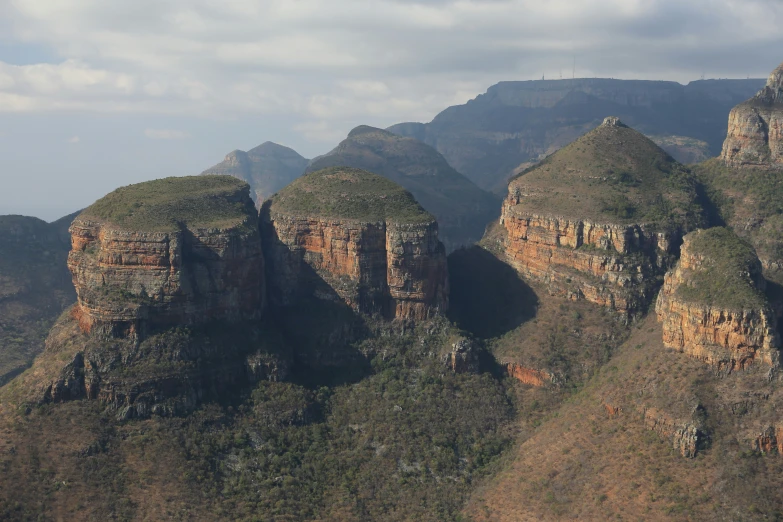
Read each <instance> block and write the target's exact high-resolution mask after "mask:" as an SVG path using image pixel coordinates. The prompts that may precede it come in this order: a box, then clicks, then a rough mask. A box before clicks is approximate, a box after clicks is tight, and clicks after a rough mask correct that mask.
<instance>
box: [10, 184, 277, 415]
mask: <svg viewBox="0 0 783 522" xmlns="http://www.w3.org/2000/svg"><path fill="white" fill-rule="evenodd" d="M248 188H249V187H248V185H247V184H246V183H244V182H242V181H240V180H237V179H235V178H232V177H229V176H197V177H185V178H166V179H161V180H156V181H150V182H146V183H140V184H137V185H131V186H128V187H124V188H121V189H118V190H116V191H114V192H112V193H110V194H108V195H107V196H105V197H104V198H102V199H100V200H98V201H97V202H96V203H95V204H93V205H92V206H90V207H89V208H87V209H86V210H84V211H83V212H82V213H81V214H80V215H79V216H78V217H76V219H75V220H74V221H73V223H72V224H71V227H70V232H71V239H72V249H71V252H70V254H69V257H68V268H70V270H71V273H72V275H73V285H74V287H75V289H76V295H77V298H78V300H77V303H76V304H75V305H74V306H73V308H72V309H71V310H70V311H69V313H66V314H64V315H63V316H62V317H61V318H60V320H59V321H58V323H57V324H56V325H55V327H54V328H53V329H52V330H51V332H50V334H49V337H48V339H47V342H46V348H45V351H44V353H43V354H42V355H41V356H40V357H39V358H38V359H37V360H36V363H35V364H34V366H33V367H32V368H31V369H30V370H29V371H28V372H26V373H25V374H23V375H22V376H21V377H20V380H19V382H20V384H21V386H20V388H19V389H20V390H22V391H23V393H24V395H25V396H24V397H23V398H24V399H25V400H28V401H31V402H33V403H43V402H63V401H69V400H76V399H93V400H98V401H100V402H102V403H103V404H105V405H107V406H108V407H109V408H110V409H112V410H114V411H115V412H116V414H117V416H118V418H120V419H127V418H130V417H134V416H140V417H146V416H149V415H150V414H161V415H170V414H178V413H182V412H187V411H190V410H192V409H193V408H194V407H196V405H197V404H199V403H201V402H202V401H204V400H206V399H208V398H218V397H221V396H223V397H224V396H226V394H228V393H232V392H234V391H236V390H237V389H239V388H240V387H242V386H247V385H250V384H253V383H254V382H257V381H258V380H261V379H267V380H280V379H283V378H285V377H286V375H287V373H288V367H289V360H290V358H291V356H290V354H289V353H288V351H287V350H286V349H285V344H284V343H283V342H282V338H281V337H280V334H279V333H275V331H274V330H272V329H270V328H268V327H265V326H264V325H263V324H262V323H261V322H260V321H259V320H258V319H259V318H260V317H261V315H262V313H263V310H264V305H265V297H264V296H265V288H264V264H263V255H262V251H261V237H260V233H259V229H258V217H257V214H256V211H255V208H254V206H253V202H252V200H251V199H250V195H249V193H248Z"/></svg>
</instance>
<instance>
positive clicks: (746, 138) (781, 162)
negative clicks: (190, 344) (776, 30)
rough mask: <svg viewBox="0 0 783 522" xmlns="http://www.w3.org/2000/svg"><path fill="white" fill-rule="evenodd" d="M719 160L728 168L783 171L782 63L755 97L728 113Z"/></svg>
mask: <svg viewBox="0 0 783 522" xmlns="http://www.w3.org/2000/svg"><path fill="white" fill-rule="evenodd" d="M721 157H722V159H723V160H724V161H725V162H726V164H727V165H729V166H731V167H760V168H775V169H783V64H781V65H780V66H779V67H778V68H777V69H775V70H774V71H773V72H772V74H771V75H770V76H769V79H768V80H767V85H766V86H765V87H764V88H763V89H762V90H761V91H759V93H758V94H756V96H755V97H753V98H751V99H750V100H748V101H746V102H745V103H742V104H740V105H738V106H737V107H735V108H734V109H733V110H732V111H731V113H730V115H729V130H728V135H727V137H726V141H725V142H724V144H723V152H722V154H721Z"/></svg>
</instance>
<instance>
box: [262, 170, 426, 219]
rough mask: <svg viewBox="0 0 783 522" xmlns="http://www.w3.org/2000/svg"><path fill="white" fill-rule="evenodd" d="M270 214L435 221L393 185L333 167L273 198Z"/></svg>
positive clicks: (356, 171) (359, 172)
mask: <svg viewBox="0 0 783 522" xmlns="http://www.w3.org/2000/svg"><path fill="white" fill-rule="evenodd" d="M271 210H272V211H276V212H282V213H286V214H292V215H295V216H306V217H321V218H332V219H351V220H356V221H365V222H378V221H386V220H389V221H394V222H399V223H428V222H430V221H433V220H434V219H435V218H434V217H433V216H432V215H431V214H429V213H428V212H427V211H425V210H424V209H423V208H421V206H420V205H419V204H418V203H417V202H416V200H415V199H414V198H413V196H412V195H411V193H410V192H408V191H407V190H405V189H403V188H402V187H400V186H399V185H397V184H396V183H394V182H392V181H389V180H388V179H386V178H384V177H381V176H378V175H376V174H372V173H370V172H366V171H364V170H361V169H354V168H348V167H332V168H327V169H323V170H319V171H316V172H310V173H309V174H306V175H304V176H302V177H301V178H299V179H297V180H296V181H294V182H293V183H291V184H290V185H289V186H287V187H286V188H284V189H283V190H281V191H280V192H278V193H277V194H276V195H275V196H273V197H272V199H271Z"/></svg>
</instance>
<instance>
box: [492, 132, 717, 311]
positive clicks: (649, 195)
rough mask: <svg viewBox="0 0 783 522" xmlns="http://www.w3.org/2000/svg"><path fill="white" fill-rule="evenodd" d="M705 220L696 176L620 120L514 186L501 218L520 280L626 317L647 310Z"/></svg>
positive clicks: (507, 249) (525, 175)
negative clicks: (684, 241)
mask: <svg viewBox="0 0 783 522" xmlns="http://www.w3.org/2000/svg"><path fill="white" fill-rule="evenodd" d="M703 221H704V216H703V211H702V209H701V206H700V204H699V202H698V198H697V194H696V185H695V181H694V179H693V178H692V176H691V175H690V173H689V172H688V171H687V170H686V169H685V168H683V167H682V166H681V165H679V164H678V163H677V162H675V161H674V160H673V159H672V158H671V157H670V156H669V155H668V154H666V153H665V152H664V151H662V150H661V149H660V148H658V147H657V146H656V145H655V144H654V143H653V142H652V141H650V140H648V139H647V138H645V137H644V136H642V135H641V134H639V133H637V132H636V131H634V130H632V129H630V128H628V127H626V126H625V125H623V124H622V123H621V122H619V120H617V119H616V118H607V119H606V121H605V122H604V124H603V125H601V126H600V127H599V128H597V129H595V130H594V131H592V132H590V133H588V134H586V135H585V136H584V137H582V138H580V139H579V140H578V141H576V142H575V143H573V144H571V145H569V146H568V147H566V148H564V149H562V150H561V151H559V152H557V153H555V154H554V155H552V156H551V157H550V158H548V159H547V160H546V161H544V162H542V163H541V164H540V165H538V166H536V167H534V168H532V169H529V170H528V171H526V172H524V173H523V174H522V175H520V176H519V177H517V178H516V179H514V180H513V181H512V182H511V184H510V185H509V190H508V196H507V198H506V200H505V202H504V204H503V210H502V216H501V220H500V222H501V224H502V225H503V227H504V229H505V234H506V236H507V237H505V238H503V240H502V242H503V243H504V245H503V248H504V250H505V256H506V258H507V260H508V262H509V263H510V264H511V265H512V266H513V267H514V268H516V269H517V270H518V271H519V272H520V273H521V274H523V275H524V276H526V277H530V278H532V279H535V280H538V281H541V282H543V283H545V284H546V285H547V287H548V289H549V291H550V293H552V294H555V295H562V296H564V297H567V298H569V299H586V300H588V301H591V302H594V303H598V304H601V305H603V306H607V307H609V308H611V309H614V310H617V311H618V312H621V313H622V314H625V315H633V314H636V313H639V312H641V311H643V310H644V308H645V306H646V304H647V303H649V302H650V301H651V300H652V298H653V296H654V293H655V290H656V288H657V285H658V284H659V278H660V276H661V275H662V274H663V272H664V271H665V269H666V268H667V267H668V266H669V265H670V264H671V262H672V259H673V258H674V257H675V256H676V254H677V248H678V246H679V242H680V238H681V237H682V235H684V233H686V232H687V231H689V230H691V229H693V228H695V227H696V226H697V225H699V224H701V223H703Z"/></svg>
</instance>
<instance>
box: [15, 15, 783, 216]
mask: <svg viewBox="0 0 783 522" xmlns="http://www.w3.org/2000/svg"><path fill="white" fill-rule="evenodd" d="M782 24H783V0H546V1H544V0H458V1H452V0H329V1H325V0H111V1H108V0H0V214H8V213H21V214H27V215H35V216H39V217H42V218H44V219H47V220H52V219H55V218H57V217H60V216H62V215H64V214H67V213H69V212H72V211H74V210H77V209H79V208H81V207H84V206H86V205H88V204H90V203H92V202H93V201H94V200H95V199H97V198H98V197H100V196H102V195H103V194H104V193H106V192H108V191H110V190H112V189H114V188H116V187H118V186H121V185H127V184H129V183H133V182H137V181H141V180H146V179H153V178H158V177H163V176H168V175H186V174H197V173H199V172H200V171H202V170H203V169H205V168H207V167H209V166H211V165H213V164H215V163H217V162H219V161H220V160H222V158H223V156H224V155H225V154H226V153H227V152H229V151H231V150H233V149H237V148H239V149H243V150H247V149H249V148H252V147H254V146H255V145H258V144H260V143H262V142H264V141H267V140H271V141H275V142H278V143H282V144H285V145H288V146H290V147H293V148H295V149H296V150H297V151H299V152H300V153H301V154H303V155H304V156H306V157H313V156H315V155H318V154H322V153H324V152H326V151H328V150H329V149H331V148H332V147H333V146H334V145H335V144H336V143H337V142H338V141H339V140H340V139H341V138H342V137H344V136H345V134H346V133H347V132H348V131H349V130H350V129H351V128H353V127H354V126H356V125H358V124H369V125H374V126H380V127H385V126H388V125H391V124H393V123H397V122H400V121H429V120H431V119H432V118H433V117H434V116H435V115H436V114H437V113H438V112H440V111H441V110H442V109H444V108H445V107H447V106H449V105H454V104H459V103H464V102H466V101H467V100H469V99H471V98H473V97H475V96H476V95H478V94H480V93H482V92H484V91H486V89H487V87H489V86H490V85H492V84H494V83H496V82H498V81H501V80H530V79H534V78H540V77H541V75H542V74H545V75H546V76H547V77H549V78H557V77H558V76H559V75H560V74H561V71H562V74H564V75H570V70H571V67H572V60H573V57H574V56H576V60H577V76H581V77H593V76H598V77H614V78H640V79H665V80H676V81H680V82H683V83H687V82H688V81H690V80H694V79H697V78H698V77H700V76H701V75H702V74H704V75H705V76H706V77H708V78H713V77H714V78H745V77H747V76H751V77H766V76H767V75H768V73H769V72H770V71H771V70H772V69H773V68H774V67H775V66H776V65H777V64H779V63H780V61H781V60H783V31H781V26H782Z"/></svg>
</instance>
